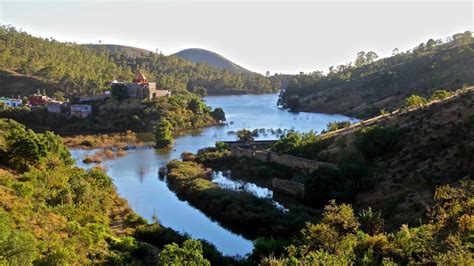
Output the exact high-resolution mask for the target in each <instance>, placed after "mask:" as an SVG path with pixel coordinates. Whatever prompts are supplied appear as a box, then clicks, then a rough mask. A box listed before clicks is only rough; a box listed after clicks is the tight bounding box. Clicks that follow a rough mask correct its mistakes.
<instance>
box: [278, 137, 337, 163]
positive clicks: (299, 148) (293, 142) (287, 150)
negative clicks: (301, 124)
mask: <svg viewBox="0 0 474 266" xmlns="http://www.w3.org/2000/svg"><path fill="white" fill-rule="evenodd" d="M332 141H333V139H332V138H328V137H326V136H322V135H317V134H316V133H315V132H314V131H310V132H308V133H298V132H289V133H287V134H286V135H284V136H282V137H280V139H279V140H278V141H277V142H276V143H275V144H274V145H273V146H272V147H271V150H272V151H274V152H276V153H278V154H290V155H294V156H299V157H303V158H307V159H317V155H318V153H319V152H320V151H322V150H323V149H325V148H327V147H328V146H329V145H330V144H331V143H332Z"/></svg>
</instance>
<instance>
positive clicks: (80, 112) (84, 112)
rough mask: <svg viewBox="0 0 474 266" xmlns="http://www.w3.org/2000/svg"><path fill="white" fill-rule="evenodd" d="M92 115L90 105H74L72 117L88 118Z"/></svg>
mask: <svg viewBox="0 0 474 266" xmlns="http://www.w3.org/2000/svg"><path fill="white" fill-rule="evenodd" d="M91 114H92V106H91V105H90V104H72V105H71V116H75V117H80V118H87V117H89V116H90V115H91Z"/></svg>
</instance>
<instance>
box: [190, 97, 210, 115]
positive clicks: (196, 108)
mask: <svg viewBox="0 0 474 266" xmlns="http://www.w3.org/2000/svg"><path fill="white" fill-rule="evenodd" d="M205 107H206V106H205V104H204V103H203V102H202V101H200V100H199V99H196V98H193V99H191V100H190V101H189V103H188V109H189V110H191V111H192V112H193V113H195V114H202V113H203V110H204V108H205Z"/></svg>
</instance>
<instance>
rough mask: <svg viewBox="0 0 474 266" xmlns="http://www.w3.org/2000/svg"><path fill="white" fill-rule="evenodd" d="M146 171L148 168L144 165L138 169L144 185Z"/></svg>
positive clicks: (139, 177)
mask: <svg viewBox="0 0 474 266" xmlns="http://www.w3.org/2000/svg"><path fill="white" fill-rule="evenodd" d="M146 170H147V168H146V167H145V166H144V165H140V166H139V167H138V179H139V180H140V183H143V179H144V178H145V173H146Z"/></svg>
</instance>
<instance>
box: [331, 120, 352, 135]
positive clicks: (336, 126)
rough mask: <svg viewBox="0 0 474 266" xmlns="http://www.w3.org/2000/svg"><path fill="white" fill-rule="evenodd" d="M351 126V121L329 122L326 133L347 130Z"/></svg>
mask: <svg viewBox="0 0 474 266" xmlns="http://www.w3.org/2000/svg"><path fill="white" fill-rule="evenodd" d="M350 125H351V121H334V122H329V123H328V125H327V127H326V132H331V131H336V130H338V129H342V128H346V127H349V126H350Z"/></svg>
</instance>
